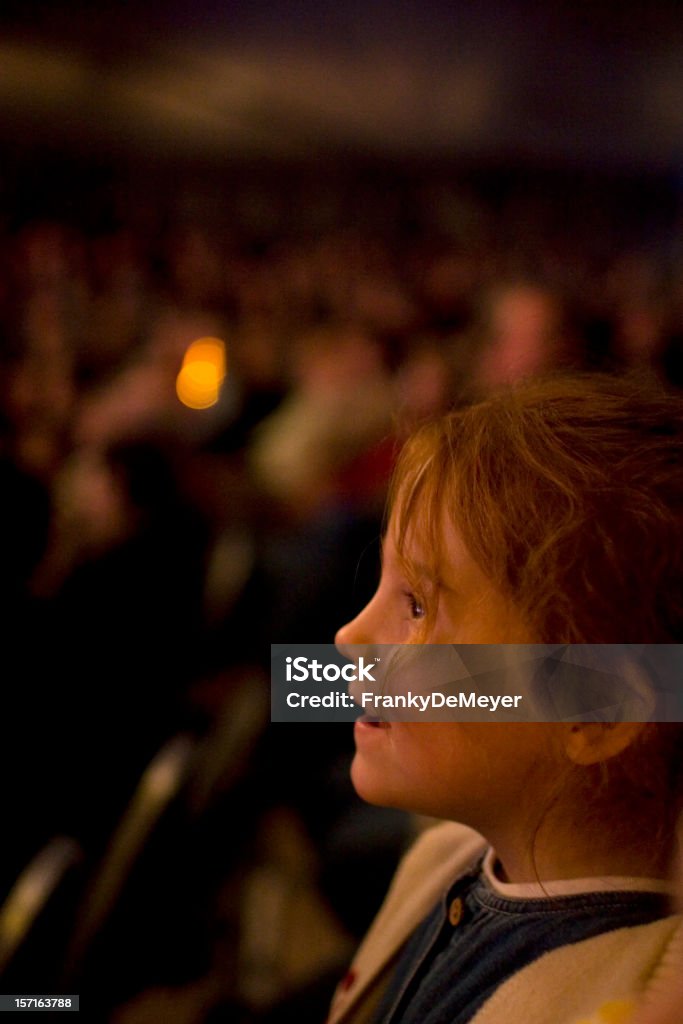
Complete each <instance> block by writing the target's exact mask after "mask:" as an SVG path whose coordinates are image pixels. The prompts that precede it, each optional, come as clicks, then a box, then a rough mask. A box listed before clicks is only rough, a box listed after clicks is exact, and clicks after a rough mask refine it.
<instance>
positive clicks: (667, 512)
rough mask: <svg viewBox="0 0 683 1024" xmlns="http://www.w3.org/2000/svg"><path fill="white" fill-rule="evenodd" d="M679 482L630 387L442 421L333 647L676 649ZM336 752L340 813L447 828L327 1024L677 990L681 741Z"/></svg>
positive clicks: (666, 442)
mask: <svg viewBox="0 0 683 1024" xmlns="http://www.w3.org/2000/svg"><path fill="white" fill-rule="evenodd" d="M682 466H683V402H681V400H680V399H679V398H675V397H672V396H669V395H666V394H665V393H663V392H661V391H660V390H658V389H657V388H656V387H654V386H652V385H650V384H647V383H637V382H634V381H631V380H620V379H618V378H603V377H588V376H587V377H577V378H571V379H568V378H564V379H560V378H558V379H556V380H551V381H545V382H534V383H527V384H524V385H521V386H519V387H518V388H516V389H515V390H513V391H509V392H505V393H501V394H499V395H496V396H494V397H491V398H489V399H487V400H486V401H484V402H482V403H480V404H478V405H475V406H471V407H469V408H466V409H464V410H460V411H457V412H454V413H452V414H450V415H449V416H447V417H445V418H444V419H442V420H441V421H439V422H437V423H436V424H433V425H429V426H427V427H425V428H423V429H422V430H421V431H420V432H419V433H418V434H417V435H416V436H415V437H414V438H413V439H412V440H411V441H409V443H408V444H407V446H406V448H405V449H404V451H403V453H402V455H401V458H400V460H399V464H398V467H397V470H396V474H395V479H394V483H393V487H392V492H391V496H390V518H389V522H388V528H387V531H386V536H385V538H384V545H383V564H382V575H381V580H380V584H379V587H378V590H377V593H376V594H375V596H374V597H373V599H372V600H371V602H370V603H369V604H368V605H367V607H366V608H365V609H364V610H363V611H362V612H361V613H360V615H358V617H357V618H356V619H354V620H353V621H352V622H350V623H349V624H348V625H346V626H344V628H343V629H341V630H340V632H339V634H338V636H337V642H338V643H341V644H367V643H373V644H375V643H379V644H381V643H386V644H396V643H433V644H439V643H458V644H480V643H485V644H492V643H496V644H516V643H525V644H526V643H582V644H586V643H595V644H599V643H638V644H640V643H677V642H679V641H680V639H681V638H682V637H683V472H682V470H681V467H682ZM355 740H356V754H355V758H354V761H353V766H352V778H353V781H354V785H355V786H356V789H357V790H358V792H359V793H360V795H361V796H362V797H364V798H365V799H367V800H369V801H370V802H372V803H378V804H387V805H389V806H392V807H400V808H405V809H409V810H412V811H416V812H418V813H420V814H423V815H429V816H433V817H437V818H443V819H447V820H448V822H449V823H448V824H443V825H440V826H437V827H435V828H432V829H429V830H427V831H426V832H425V833H424V834H423V836H422V838H421V839H420V840H419V841H418V842H417V844H416V845H415V846H414V847H413V849H412V850H411V851H410V853H409V854H408V855H407V857H406V859H405V860H404V862H403V864H402V865H401V867H400V868H399V871H398V873H397V875H396V878H395V880H394V883H393V885H392V888H391V890H390V893H389V895H388V897H387V900H386V902H385V904H384V906H383V908H382V910H381V911H380V913H379V916H378V918H377V919H376V921H375V923H374V924H373V926H372V928H371V930H370V932H369V934H368V936H367V937H366V939H365V941H364V943H363V945H362V946H361V949H360V950H359V952H358V955H357V957H356V960H355V962H354V964H353V965H352V967H351V969H350V971H349V973H348V975H347V976H346V978H345V979H344V981H343V982H342V983H341V985H340V986H339V988H338V990H337V993H336V996H335V1000H334V1003H333V1007H332V1012H331V1017H330V1022H331V1024H337V1022H342V1021H343V1022H345V1024H346V1022H349V1024H351V1022H353V1024H359V1022H374V1024H399V1022H400V1024H466V1022H470V1021H472V1022H473V1024H503V1022H505V1024H579V1022H581V1024H583V1022H584V1021H591V1022H592V1024H617V1022H621V1021H626V1020H630V1019H631V1014H632V1010H633V1008H634V1007H635V1006H636V1003H638V1004H642V1005H644V1006H645V1007H647V1005H648V1002H650V1003H652V1001H653V1000H656V999H657V998H658V995H659V993H660V992H661V990H663V989H664V990H665V989H666V988H667V986H668V985H669V981H668V978H669V977H670V976H671V975H674V974H677V973H678V972H679V970H680V969H681V968H682V967H683V959H682V960H681V963H679V962H678V958H679V957H681V958H683V924H682V922H681V919H680V918H679V917H678V916H677V915H674V914H673V913H671V909H670V902H669V898H668V896H667V890H668V886H667V882H666V879H667V878H668V876H669V873H670V869H671V863H672V858H673V853H674V845H675V842H674V836H675V822H676V818H677V815H678V812H679V809H680V804H681V796H682V792H683V726H681V725H678V724H664V723H638V722H621V723H607V724H600V723H580V722H566V723H565V722H560V723H541V722H539V723H491V724H489V723H486V724H484V723H482V724H479V723H473V722H457V721H454V722H435V723H424V722H423V723H411V722H403V721H401V722H391V723H389V722H381V721H379V722H378V721H372V720H364V719H363V718H361V719H360V720H359V721H358V722H357V723H356V725H355ZM456 822H457V824H455V823H456ZM681 1019H683V1012H682V1013H681Z"/></svg>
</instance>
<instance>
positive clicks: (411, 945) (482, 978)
mask: <svg viewBox="0 0 683 1024" xmlns="http://www.w3.org/2000/svg"><path fill="white" fill-rule="evenodd" d="M667 913H670V909H669V904H668V900H667V897H666V896H665V895H663V894H661V893H656V892H644V891H632V890H628V891H619V890H611V891H605V892H603V891H600V892H587V893H580V894H577V895H569V896H547V897H539V898H529V899H526V898H525V899H512V898H507V897H506V896H503V895H501V894H500V893H499V892H497V891H496V890H495V889H494V888H492V886H491V885H490V884H489V882H488V880H487V879H486V877H485V875H484V874H483V872H482V864H481V862H480V863H479V864H478V865H477V866H476V868H474V869H473V870H472V872H470V873H469V874H466V875H464V876H463V877H462V878H460V879H458V881H457V882H456V883H455V884H454V885H453V886H452V887H451V889H450V890H449V892H448V893H447V895H446V897H445V898H444V899H443V900H442V901H440V902H439V903H438V904H437V906H436V907H435V908H434V910H433V911H432V912H431V913H430V914H429V915H428V916H427V917H426V918H425V920H424V921H423V922H422V924H421V925H420V926H419V927H418V928H417V929H416V931H415V932H414V933H413V935H412V936H411V938H410V939H409V940H408V942H407V944H406V946H405V947H404V948H403V951H402V953H401V954H400V956H399V959H398V962H397V965H396V969H395V971H394V973H393V975H392V978H391V981H390V983H389V988H388V990H387V992H386V993H385V996H384V999H383V1000H382V1003H381V1005H380V1008H379V1012H378V1014H377V1017H376V1018H375V1024H466V1022H467V1021H470V1020H471V1019H472V1017H473V1016H474V1015H475V1014H476V1012H477V1011H478V1010H479V1009H480V1008H481V1006H482V1005H483V1004H484V1003H485V1002H486V1000H487V999H488V998H489V997H490V996H491V995H493V993H494V991H495V990H496V989H497V988H498V986H499V985H500V984H501V983H502V982H504V981H505V980H506V979H507V978H509V977H510V976H511V975H512V974H516V973H517V971H520V970H521V969H522V968H523V967H526V966H527V965H528V964H529V963H531V962H532V961H533V960H536V959H537V958H538V957H540V956H542V955H543V954H544V953H547V952H549V951H550V950H552V949H557V948H558V947H559V946H565V945H568V944H570V943H573V942H580V941H582V940H583V939H589V938H591V937H593V936H595V935H600V934H601V933H603V932H608V931H612V930H613V929H616V928H625V927H633V926H635V925H642V924H649V923H650V922H652V921H655V920H657V919H658V918H661V917H664V916H666V914H667Z"/></svg>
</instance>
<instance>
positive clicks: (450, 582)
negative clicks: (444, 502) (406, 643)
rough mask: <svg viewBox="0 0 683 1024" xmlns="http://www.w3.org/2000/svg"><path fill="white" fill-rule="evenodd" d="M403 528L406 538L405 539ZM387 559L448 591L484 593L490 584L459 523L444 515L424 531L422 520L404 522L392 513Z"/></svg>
mask: <svg viewBox="0 0 683 1024" xmlns="http://www.w3.org/2000/svg"><path fill="white" fill-rule="evenodd" d="M401 528H402V535H401V532H400V531H401ZM383 550H384V557H385V558H387V559H393V560H395V561H396V562H397V563H398V564H399V565H401V564H403V565H405V567H406V569H408V570H409V571H410V573H411V575H412V576H419V577H420V578H421V579H424V580H426V581H428V582H430V583H431V584H437V585H438V586H440V587H441V588H442V589H444V590H453V591H463V590H481V589H482V588H484V587H489V586H491V583H490V580H489V579H488V578H487V577H486V575H485V574H484V572H483V571H482V569H481V568H480V567H479V565H478V564H477V563H476V562H475V560H474V558H473V557H472V555H471V554H470V552H469V550H468V548H467V545H466V544H465V541H464V539H463V537H462V534H461V532H460V530H459V529H458V527H457V526H456V524H455V523H453V522H451V521H450V519H449V518H448V517H447V516H446V515H445V514H444V513H442V514H441V515H440V516H439V517H438V519H437V520H435V521H431V522H430V524H429V527H428V528H427V527H426V524H425V525H424V526H422V527H421V524H420V521H419V519H418V518H417V517H416V516H414V517H413V518H412V519H410V520H408V521H406V522H403V523H402V522H401V520H400V517H396V514H395V513H392V515H391V517H390V519H389V524H388V528H387V531H386V533H385V536H384V540H383Z"/></svg>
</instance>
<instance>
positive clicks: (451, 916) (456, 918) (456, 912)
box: [448, 896, 463, 928]
mask: <svg viewBox="0 0 683 1024" xmlns="http://www.w3.org/2000/svg"><path fill="white" fill-rule="evenodd" d="M462 914H463V905H462V900H461V899H460V897H459V896H458V897H457V898H456V899H454V900H453V901H452V903H451V905H450V907H449V908H448V920H449V921H450V922H451V924H452V925H453V927H454V928H455V927H456V926H457V925H459V924H460V922H461V921H462Z"/></svg>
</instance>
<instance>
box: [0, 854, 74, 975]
mask: <svg viewBox="0 0 683 1024" xmlns="http://www.w3.org/2000/svg"><path fill="white" fill-rule="evenodd" d="M82 863H83V852H82V850H81V848H80V846H79V844H78V843H77V842H76V841H75V840H74V839H71V838H69V837H67V836H55V837H54V838H53V839H51V840H50V841H49V842H48V843H47V845H46V846H44V847H43V849H41V850H40V851H39V853H38V854H36V856H35V857H34V858H33V859H32V860H31V861H30V862H29V864H27V866H26V867H25V868H24V870H23V871H22V872H21V874H20V875H19V877H18V878H17V880H16V882H15V883H14V885H13V886H12V888H11V889H10V891H9V893H8V895H7V897H6V899H5V902H4V904H3V906H2V908H0V979H2V983H3V987H4V989H5V990H6V991H9V990H10V988H8V986H10V987H13V988H15V990H16V991H20V990H22V989H23V988H25V987H26V985H28V987H29V989H30V991H32V992H35V991H49V990H50V983H51V981H52V979H53V978H56V977H57V975H58V964H59V961H60V958H61V951H62V949H63V946H64V942H65V941H66V938H67V936H68V934H69V929H70V927H71V922H72V918H73V913H74V907H75V905H76V903H77V900H78V896H79V892H80V885H81V881H82V879H81V872H80V868H81V866H82Z"/></svg>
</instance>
